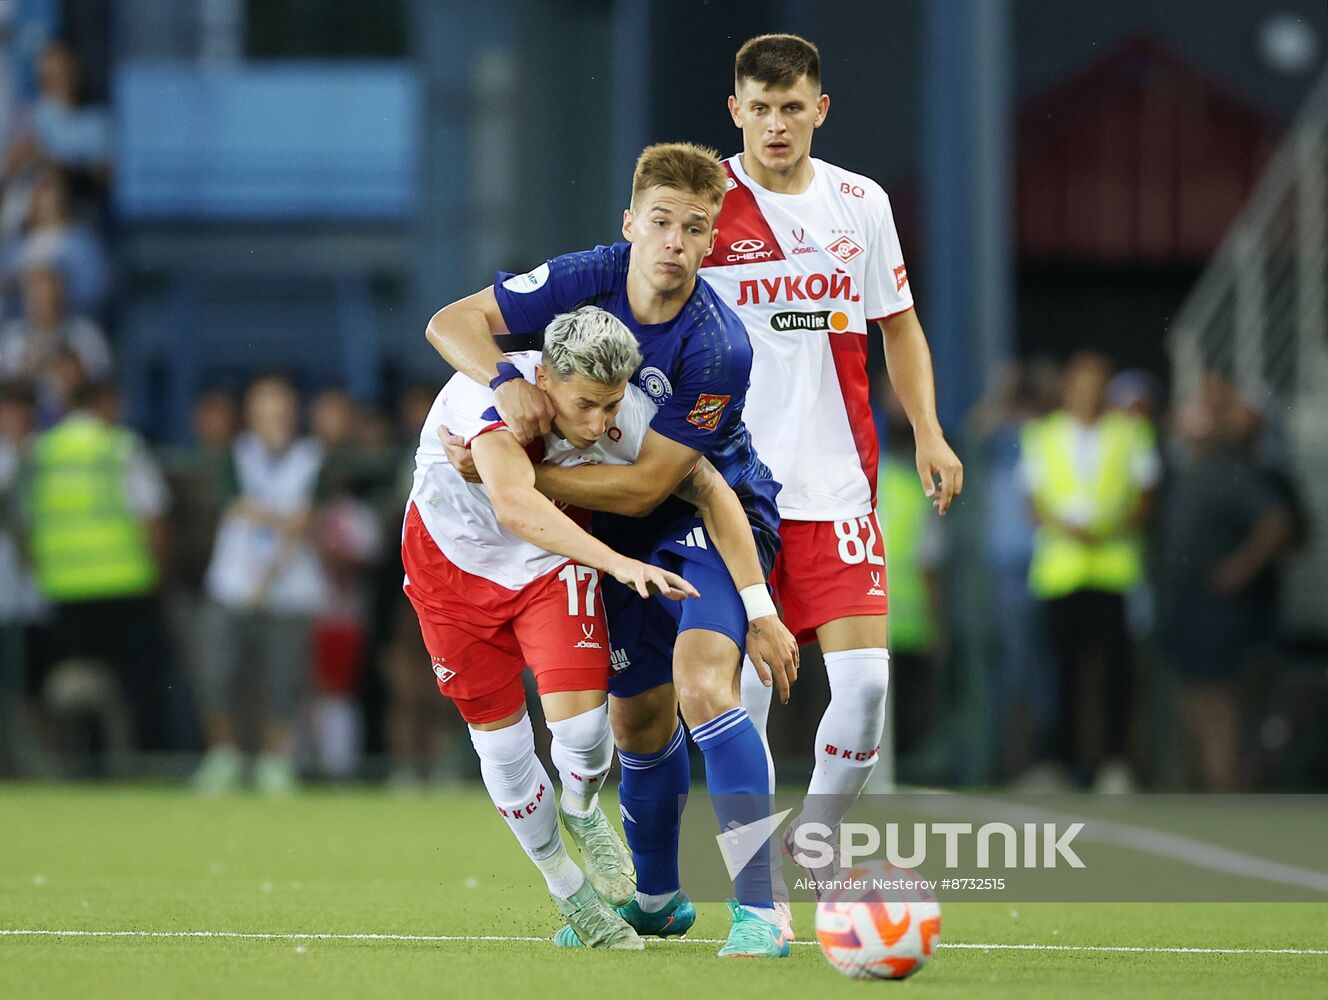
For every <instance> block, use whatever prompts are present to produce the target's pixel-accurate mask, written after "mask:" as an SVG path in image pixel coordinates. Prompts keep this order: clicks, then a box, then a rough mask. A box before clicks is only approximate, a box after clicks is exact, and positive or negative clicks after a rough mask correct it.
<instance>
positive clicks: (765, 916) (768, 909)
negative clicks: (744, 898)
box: [742, 903, 776, 924]
mask: <svg viewBox="0 0 1328 1000" xmlns="http://www.w3.org/2000/svg"><path fill="white" fill-rule="evenodd" d="M742 908H743V909H744V910H746V911H747V912H748V913H754V914H756V916H758V917H760V918H761V919H762V920H764V921H765V922H766V923H768V924H773V923H775V922H776V920H775V908H774V907H773V906H748V905H747V904H746V903H743V904H742Z"/></svg>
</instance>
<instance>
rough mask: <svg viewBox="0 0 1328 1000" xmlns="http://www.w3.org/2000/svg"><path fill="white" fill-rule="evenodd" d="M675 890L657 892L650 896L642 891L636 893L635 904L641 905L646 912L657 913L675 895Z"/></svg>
mask: <svg viewBox="0 0 1328 1000" xmlns="http://www.w3.org/2000/svg"><path fill="white" fill-rule="evenodd" d="M676 895H677V893H676V892H658V893H655V895H653V896H651V895H648V894H646V893H644V892H638V893H637V894H636V905H637V906H639V907H641V909H643V910H645V911H646V912H647V913H658V912H659V911H660V910H662V909H664V907H666V906H668V905H669V900H670V899H672V898H673V897H674V896H676Z"/></svg>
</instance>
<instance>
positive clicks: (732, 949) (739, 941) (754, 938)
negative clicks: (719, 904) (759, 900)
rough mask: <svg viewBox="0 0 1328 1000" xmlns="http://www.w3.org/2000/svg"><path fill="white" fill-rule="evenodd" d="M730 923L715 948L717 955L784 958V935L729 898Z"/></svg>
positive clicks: (775, 926)
mask: <svg viewBox="0 0 1328 1000" xmlns="http://www.w3.org/2000/svg"><path fill="white" fill-rule="evenodd" d="M729 910H730V912H731V913H732V914H733V926H732V927H730V928H729V939H728V940H727V941H726V942H724V947H723V948H720V949H719V952H718V954H719V957H720V958H788V955H789V950H790V949H789V943H788V938H786V937H785V936H784V932H783V931H782V930H781V929H780V927H779V925H778V924H774V923H771V922H770V921H769V920H762V919H761V918H760V917H758V916H757V915H756V914H755V913H753V912H752V911H751V910H749V909H747V908H746V907H745V906H740V905H739V904H738V903H735V902H734V901H732V900H730V901H729Z"/></svg>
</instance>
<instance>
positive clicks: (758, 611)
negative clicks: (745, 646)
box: [738, 583, 775, 622]
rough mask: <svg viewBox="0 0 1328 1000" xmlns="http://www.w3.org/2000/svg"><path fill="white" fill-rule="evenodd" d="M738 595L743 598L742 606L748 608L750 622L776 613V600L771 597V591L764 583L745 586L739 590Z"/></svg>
mask: <svg viewBox="0 0 1328 1000" xmlns="http://www.w3.org/2000/svg"><path fill="white" fill-rule="evenodd" d="M738 596H739V597H741V598H742V606H743V607H744V608H746V609H747V620H748V621H749V622H754V621H756V619H758V618H765V617H766V616H767V615H773V614H774V613H775V602H774V601H772V600H771V599H770V591H768V590H766V589H765V584H764V583H754V584H752V585H751V586H750V587H743V588H742V590H740V591H738Z"/></svg>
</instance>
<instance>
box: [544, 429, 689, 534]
mask: <svg viewBox="0 0 1328 1000" xmlns="http://www.w3.org/2000/svg"><path fill="white" fill-rule="evenodd" d="M700 457H701V453H700V452H698V451H697V450H696V449H695V448H689V447H687V445H685V444H679V443H678V442H677V441H673V440H671V439H670V438H666V437H664V435H662V434H656V433H655V432H654V431H651V432H649V433H647V434H646V439H645V443H644V444H642V446H641V452H640V454H639V455H637V457H636V461H635V462H633V463H632V464H631V465H578V466H575V467H572V468H564V467H562V466H556V465H541V466H540V467H539V468H538V469H536V470H535V484H536V486H537V487H538V489H539V491H540V492H541V493H543V494H544V495H545V496H549V497H552V498H553V499H555V500H561V501H562V502H563V503H570V504H573V505H575V506H577V507H585V508H586V509H587V510H600V511H605V512H606V513H609V514H626V515H627V516H629V517H644V516H645V515H646V514H649V513H650V512H651V511H652V510H654V509H655V508H656V507H658V506H659V504H660V502H661V501H662V500H663V499H664V498H665V497H667V496H668V495H669V494H670V493H672V492H673V491H674V490H675V489H676V488H677V487H678V484H679V483H681V482H682V481H683V479H684V478H685V477H686V476H687V474H688V473H689V472H691V471H692V470H693V469H694V468H695V467H696V460H697V459H698V458H700Z"/></svg>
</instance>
